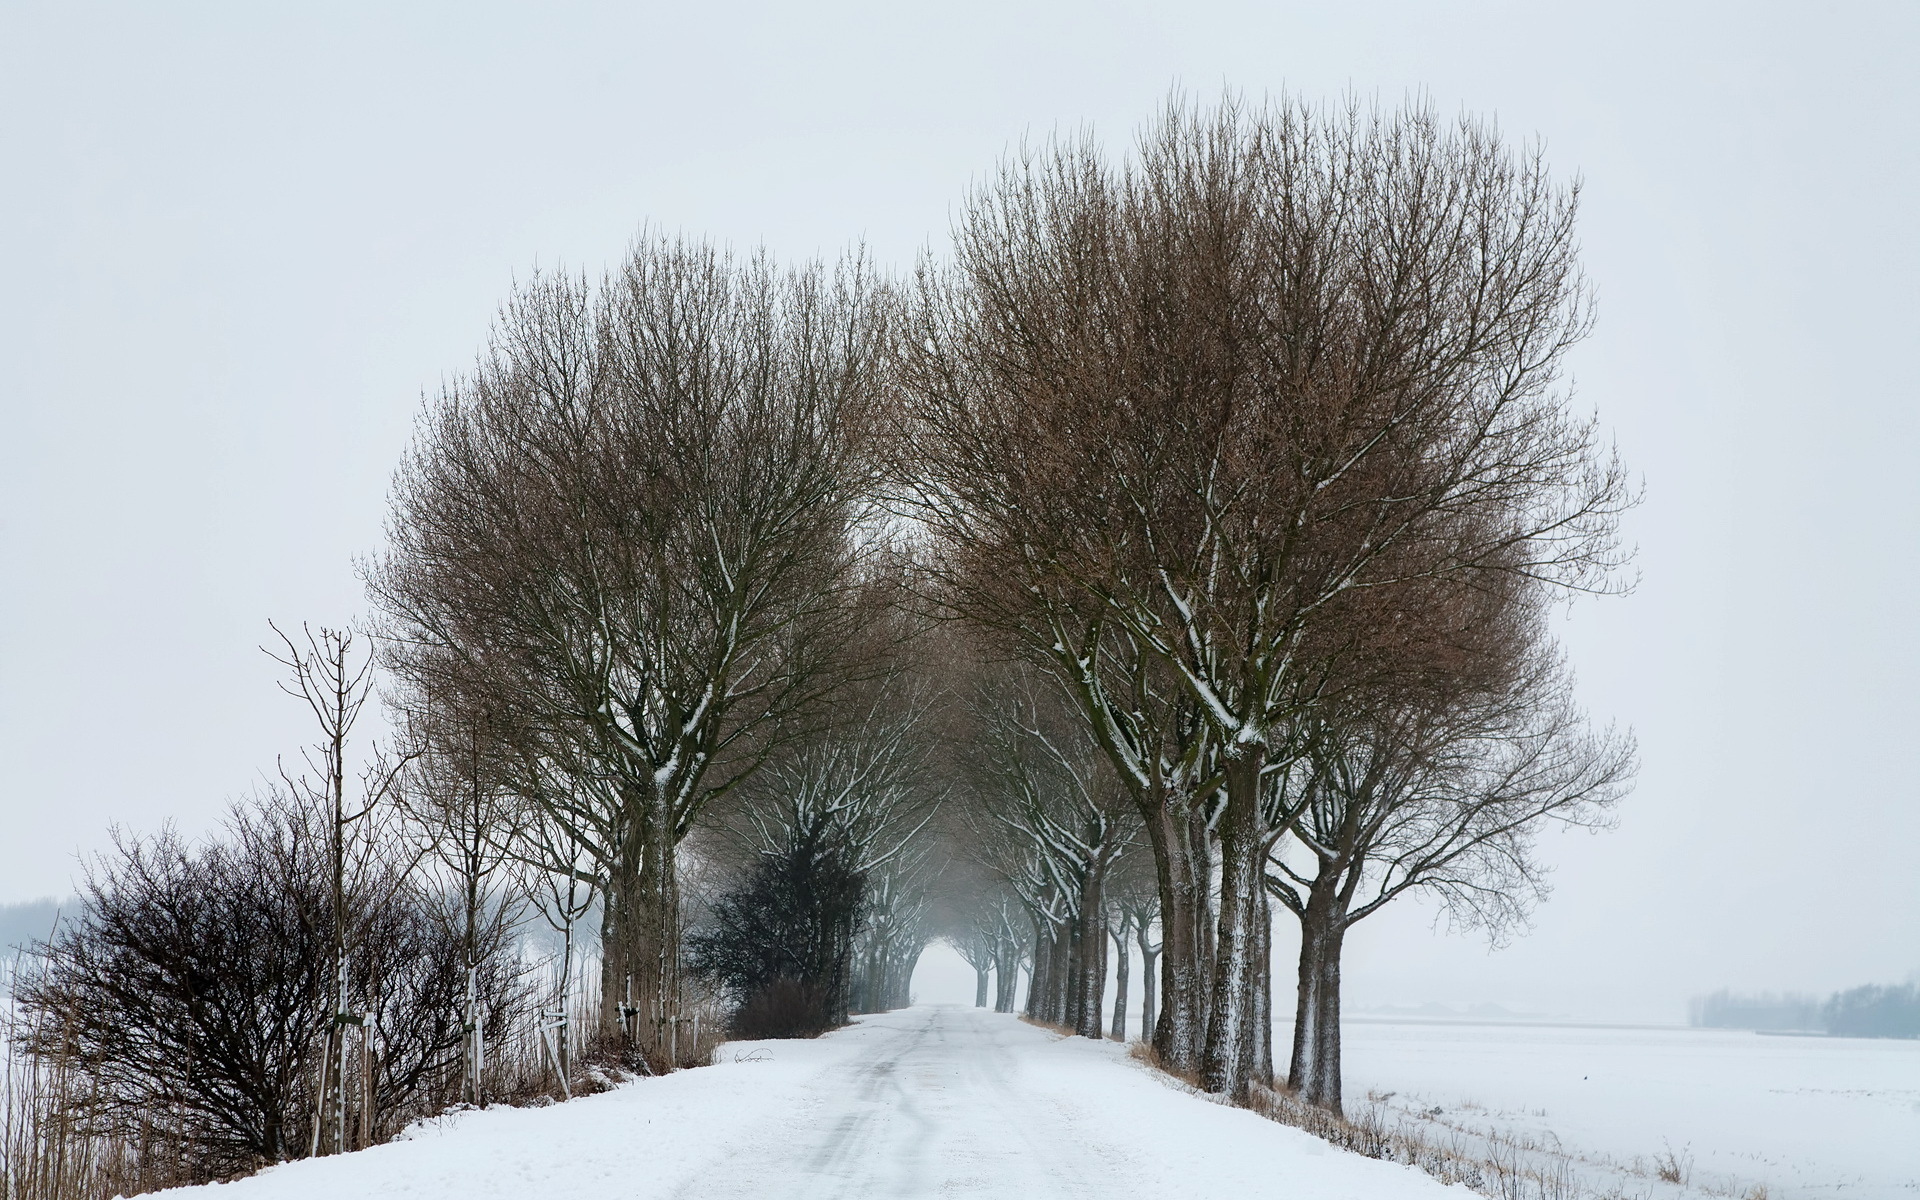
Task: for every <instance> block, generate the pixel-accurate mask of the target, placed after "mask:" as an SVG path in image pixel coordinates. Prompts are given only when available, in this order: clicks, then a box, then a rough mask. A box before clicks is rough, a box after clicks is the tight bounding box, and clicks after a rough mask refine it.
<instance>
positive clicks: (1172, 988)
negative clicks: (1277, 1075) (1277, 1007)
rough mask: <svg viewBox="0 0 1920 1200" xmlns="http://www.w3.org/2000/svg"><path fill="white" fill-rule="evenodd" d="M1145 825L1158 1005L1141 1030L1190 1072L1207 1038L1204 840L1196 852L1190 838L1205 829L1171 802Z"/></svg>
mask: <svg viewBox="0 0 1920 1200" xmlns="http://www.w3.org/2000/svg"><path fill="white" fill-rule="evenodd" d="M1146 829H1147V837H1148V839H1149V840H1150V841H1151V842H1152V844H1153V849H1154V856H1153V857H1154V873H1155V876H1156V882H1157V884H1158V887H1159V892H1160V924H1161V958H1160V992H1161V996H1160V1003H1161V1006H1162V1007H1161V1008H1160V1010H1159V1012H1158V1013H1157V1014H1156V1015H1155V1017H1154V1019H1153V1020H1152V1022H1151V1024H1149V1025H1146V1026H1143V1027H1142V1030H1143V1032H1145V1033H1148V1035H1149V1036H1150V1037H1151V1038H1152V1041H1153V1049H1154V1053H1155V1054H1157V1055H1158V1056H1159V1058H1160V1061H1161V1062H1163V1063H1165V1064H1166V1065H1167V1066H1168V1067H1169V1068H1170V1069H1172V1070H1175V1071H1192V1070H1195V1069H1197V1068H1198V1067H1199V1065H1200V1048H1201V1046H1202V1045H1203V1044H1204V1042H1205V1037H1206V1013H1207V999H1206V998H1207V978H1208V974H1209V973H1210V972H1211V970H1212V961H1211V960H1212V955H1211V953H1209V952H1208V946H1207V943H1206V936H1207V925H1208V922H1207V920H1206V881H1205V878H1204V876H1205V867H1204V866H1203V865H1202V864H1201V861H1200V860H1202V859H1204V857H1205V854H1204V848H1205V846H1206V842H1205V841H1204V840H1202V841H1200V842H1199V843H1198V845H1199V846H1200V847H1201V850H1202V852H1201V853H1199V854H1196V853H1195V850H1194V847H1195V844H1196V843H1195V842H1194V840H1193V838H1194V831H1195V830H1196V829H1197V830H1198V832H1199V835H1200V837H1201V838H1202V839H1204V838H1205V836H1206V829H1205V825H1204V823H1200V824H1197V825H1196V823H1195V822H1192V821H1190V820H1188V819H1187V817H1186V815H1185V814H1183V813H1177V812H1175V811H1173V810H1172V808H1171V807H1170V806H1166V807H1163V808H1162V809H1161V810H1160V811H1159V812H1157V813H1153V814H1151V815H1150V816H1149V819H1148V820H1147V821H1146ZM1149 969H1150V968H1149ZM1150 1007H1151V1005H1150Z"/></svg>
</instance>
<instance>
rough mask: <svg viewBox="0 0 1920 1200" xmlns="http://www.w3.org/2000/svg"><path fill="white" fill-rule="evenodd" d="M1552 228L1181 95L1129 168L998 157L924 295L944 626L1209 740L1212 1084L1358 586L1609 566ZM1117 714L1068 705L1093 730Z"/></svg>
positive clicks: (1256, 1051) (1219, 1081) (1518, 172)
mask: <svg viewBox="0 0 1920 1200" xmlns="http://www.w3.org/2000/svg"><path fill="white" fill-rule="evenodd" d="M1574 213H1575V193H1574V191H1573V190H1572V189H1569V188H1566V187H1563V186H1561V185H1559V184H1557V183H1555V182H1554V181H1553V179H1552V178H1551V177H1550V175H1549V174H1548V172H1547V170H1546V168H1545V166H1544V164H1543V163H1542V161H1541V160H1540V158H1539V156H1538V155H1537V154H1536V153H1532V152H1529V153H1525V154H1515V153H1514V152H1512V151H1510V150H1509V149H1507V148H1506V147H1505V146H1504V145H1503V144H1501V142H1500V141H1499V140H1498V138H1497V136H1496V135H1495V134H1494V132H1493V131H1492V130H1491V129H1490V128H1488V127H1487V126H1484V125H1482V124H1480V123H1477V122H1475V121H1473V120H1471V119H1466V118H1463V119H1462V120H1461V121H1460V122H1458V123H1457V124H1456V125H1454V126H1453V127H1451V128H1449V127H1446V126H1444V125H1443V124H1442V122H1440V121H1439V120H1438V119H1437V118H1436V117H1435V116H1434V114H1433V113H1432V112H1431V111H1430V110H1428V109H1426V108H1422V107H1414V108H1410V109H1406V110H1403V111H1400V112H1397V113H1380V112H1365V111H1362V110H1361V109H1360V108H1359V106H1357V105H1350V106H1348V107H1347V108H1346V109H1344V110H1339V111H1331V112H1324V111H1318V110H1314V109H1310V108H1307V107H1305V106H1302V105H1296V104H1291V103H1283V104H1276V105H1270V106H1266V107H1262V108H1259V109H1254V110H1249V109H1246V108H1244V107H1242V106H1241V105H1240V104H1238V103H1237V102H1235V101H1232V100H1229V101H1228V102H1226V103H1225V104H1223V105H1222V106H1221V107H1220V108H1218V109H1217V110H1215V111H1213V112H1210V113H1200V112H1196V111H1194V110H1192V109H1190V108H1188V107H1186V106H1185V105H1183V104H1181V103H1178V102H1175V103H1173V104H1170V105H1169V107H1168V110H1167V112H1166V113H1165V115H1164V116H1163V117H1162V119H1161V120H1160V121H1159V122H1158V123H1157V124H1156V125H1155V126H1154V127H1153V128H1152V129H1150V130H1149V131H1148V132H1147V133H1146V134H1145V135H1143V137H1142V138H1141V140H1140V143H1139V146H1138V148H1137V152H1136V154H1135V156H1134V158H1133V160H1132V161H1131V162H1130V163H1129V164H1128V165H1127V166H1126V167H1125V168H1124V169H1116V168H1113V167H1110V166H1108V165H1107V164H1106V163H1105V162H1104V161H1103V160H1102V158H1101V156H1100V154H1099V152H1098V151H1097V149H1096V148H1095V147H1094V146H1093V145H1092V143H1091V142H1090V141H1081V142H1070V143H1061V144H1057V145H1055V146H1054V147H1053V148H1052V149H1051V150H1049V151H1048V152H1045V153H1038V154H1035V153H1028V154H1025V155H1023V156H1022V157H1020V158H1018V159H1016V160H1015V161H1013V162H1012V163H1010V164H1009V165H1008V166H1007V167H1006V168H1005V169H1004V170H1003V171H1002V172H1001V174H1000V175H999V176H998V177H997V178H996V179H994V180H992V181H990V182H989V183H988V184H986V185H985V186H983V187H982V188H981V189H980V190H979V191H977V192H976V194H975V195H974V197H973V198H972V199H971V201H970V202H969V204H968V206H967V208H966V210H965V212H964V213H963V214H962V216H961V218H960V219H959V222H958V228H957V229H956V250H955V263H954V266H953V268H952V269H951V270H950V271H937V270H934V269H932V268H928V269H926V270H923V272H922V275H921V287H920V293H919V303H918V306H917V310H916V314H915V323H914V326H913V328H912V329H911V331H910V333H909V335H908V336H905V337H903V338H901V339H900V344H901V345H902V347H903V348H904V349H903V352H904V355H905V358H906V364H905V367H904V372H905V378H906V379H907V381H908V384H909V388H910V391H911V393H912V397H913V400H914V420H913V422H912V423H911V429H912V433H913V439H912V444H913V447H914V451H915V454H914V464H915V469H916V470H917V475H915V476H914V478H915V481H916V483H917V486H918V489H919V490H918V491H917V492H915V493H914V499H915V501H916V502H917V505H918V508H917V511H918V512H919V513H920V514H921V515H922V516H923V517H924V519H926V520H927V521H928V523H929V524H930V526H931V527H932V529H933V530H934V532H935V534H936V536H937V537H938V538H939V539H940V541H941V542H942V543H943V544H944V546H945V547H946V548H947V552H948V556H949V562H950V563H951V567H950V569H949V571H948V576H949V578H950V579H952V580H953V581H954V590H955V593H956V595H957V597H958V600H957V604H958V605H959V606H960V607H961V608H962V609H963V611H968V612H971V613H974V614H977V615H979V616H980V618H981V619H983V620H989V621H994V622H997V623H998V624H1000V625H1001V626H1003V627H1008V628H1013V629H1015V630H1017V631H1018V632H1019V634H1020V635H1021V636H1022V637H1024V638H1026V639H1027V640H1028V641H1029V642H1030V644H1033V645H1034V646H1035V648H1036V652H1039V653H1042V654H1051V655H1052V656H1053V657H1054V659H1055V661H1056V662H1057V663H1059V664H1060V670H1061V672H1062V674H1063V675H1066V676H1067V677H1068V678H1069V679H1070V680H1071V679H1073V678H1075V677H1076V676H1078V677H1079V678H1081V679H1083V680H1084V679H1086V678H1087V677H1089V676H1091V675H1093V671H1092V669H1091V668H1089V667H1087V666H1084V665H1083V664H1084V663H1086V662H1090V661H1092V659H1091V656H1090V655H1089V654H1088V653H1087V652H1086V651H1084V650H1083V649H1081V648H1080V647H1082V646H1084V645H1087V644H1089V643H1088V642H1087V640H1086V639H1085V638H1084V637H1080V636H1078V635H1083V634H1085V633H1086V631H1088V630H1093V629H1096V628H1098V629H1099V630H1100V633H1099V637H1098V639H1097V640H1098V642H1099V644H1101V645H1103V646H1104V645H1113V644H1115V639H1116V638H1124V644H1125V647H1126V652H1127V653H1130V654H1131V653H1137V654H1138V655H1139V656H1140V661H1141V662H1142V663H1143V664H1144V663H1147V662H1151V663H1152V664H1154V669H1153V670H1145V669H1143V670H1140V671H1136V672H1132V673H1130V674H1128V675H1125V676H1122V677H1123V678H1127V679H1137V680H1147V681H1158V680H1162V679H1164V680H1166V681H1167V684H1166V686H1168V687H1170V688H1172V689H1174V691H1175V692H1176V693H1177V697H1178V698H1177V699H1176V698H1175V697H1173V696H1160V697H1158V702H1159V703H1161V704H1164V705H1168V706H1169V707H1170V710H1171V711H1174V712H1181V711H1183V706H1184V705H1191V708H1192V712H1193V713H1194V714H1195V715H1197V717H1198V718H1199V719H1200V720H1201V721H1202V722H1203V723H1204V726H1205V729H1206V731H1207V732H1206V734H1205V735H1204V736H1189V737H1186V738H1182V739H1179V740H1178V741H1176V742H1175V743H1174V744H1176V745H1179V746H1182V747H1183V750H1182V753H1181V757H1180V759H1179V760H1177V761H1180V762H1182V763H1189V762H1190V763H1193V764H1195V765H1196V766H1197V767H1198V768H1199V769H1198V770H1197V771H1196V772H1194V773H1193V774H1191V775H1189V776H1188V779H1189V780H1191V781H1192V782H1190V783H1189V784H1188V785H1187V786H1186V787H1185V788H1184V792H1185V797H1184V803H1185V804H1186V805H1187V806H1188V807H1191V806H1193V805H1195V804H1200V803H1211V802H1212V801H1211V797H1212V796H1213V795H1214V793H1215V792H1216V791H1217V792H1218V793H1219V794H1220V796H1221V798H1222V803H1221V804H1220V807H1219V810H1218V812H1217V814H1210V818H1211V822H1212V829H1213V830H1214V831H1215V833H1216V834H1217V837H1218V848H1219V853H1220V869H1221V877H1220V880H1219V884H1218V897H1219V913H1218V918H1217V924H1216V936H1215V946H1214V953H1213V956H1212V957H1213V976H1212V982H1211V986H1210V987H1209V988H1208V995H1207V1016H1206V1021H1205V1042H1204V1047H1203V1051H1202V1054H1201V1062H1200V1066H1201V1069H1202V1076H1203V1079H1204V1082H1205V1084H1206V1086H1207V1087H1208V1088H1209V1089H1210V1090H1214V1091H1219V1092H1225V1093H1229V1094H1238V1093H1241V1092H1243V1091H1244V1089H1245V1087H1246V1085H1247V1084H1248V1083H1249V1082H1250V1081H1252V1080H1254V1079H1256V1078H1257V1077H1258V1076H1260V1075H1261V1074H1262V1073H1263V1071H1262V1059H1263V1057H1264V1044H1265V1036H1266V1035H1265V1031H1264V1028H1263V1023H1264V1020H1265V1014H1266V1011H1267V1006H1268V1003H1269V1001H1268V981H1267V979H1266V965H1265V963H1266V956H1265V946H1266V939H1267V922H1268V920H1269V917H1268V910H1267V900H1266V893H1265V889H1264V887H1263V885H1262V879H1263V877H1264V869H1265V868H1264V864H1265V861H1266V854H1267V850H1268V849H1269V848H1270V847H1271V845H1272V844H1273V843H1274V842H1275V841H1276V840H1277V838H1278V837H1279V836H1280V835H1281V834H1282V833H1283V832H1284V828H1282V829H1275V828H1273V827H1271V825H1270V823H1269V822H1268V820H1267V817H1268V811H1269V810H1268V807H1267V805H1266V804H1265V799H1266V795H1267V793H1268V791H1269V785H1268V782H1267V780H1268V777H1269V776H1270V775H1271V774H1272V773H1274V772H1276V771H1282V770H1285V769H1287V768H1288V766H1289V765H1290V763H1291V761H1292V759H1293V758H1294V757H1295V756H1296V755H1298V754H1299V753H1300V752H1301V748H1302V745H1301V741H1300V734H1299V725H1300V722H1301V720H1302V718H1303V717H1304V715H1305V714H1306V713H1307V712H1309V711H1310V710H1311V709H1312V707H1313V706H1314V704H1315V703H1317V701H1318V698H1319V693H1320V689H1321V688H1322V687H1324V686H1325V685H1326V684H1327V683H1328V682H1329V681H1330V680H1332V679H1334V678H1336V677H1335V676H1334V675H1333V673H1331V672H1329V671H1328V670H1326V669H1324V667H1323V666H1322V665H1321V664H1319V663H1316V662H1315V661H1314V660H1313V658H1312V651H1313V649H1314V647H1315V646H1316V644H1320V645H1339V644H1341V643H1342V642H1343V639H1342V638H1339V637H1329V636H1327V631H1329V630H1339V629H1340V628H1342V626H1343V625H1347V624H1350V623H1351V622H1352V621H1353V620H1354V619H1355V618H1354V615H1353V612H1352V609H1353V608H1354V606H1355V602H1356V599H1357V598H1358V597H1359V596H1361V595H1363V594H1366V593H1369V592H1379V591H1387V592H1392V591H1395V590H1397V589H1399V588H1401V587H1402V586H1403V585H1406V584H1408V583H1410V582H1413V581H1424V580H1445V581H1448V582H1450V583H1451V584H1452V585H1454V586H1457V587H1463V588H1471V587H1474V586H1479V581H1481V580H1483V579H1485V578H1487V577H1489V576H1493V575H1501V574H1508V573H1518V574H1521V575H1523V576H1525V577H1527V578H1532V579H1538V580H1542V581H1548V582H1551V583H1553V584H1554V585H1556V586H1562V587H1568V588H1594V589H1598V588H1605V587H1607V586H1609V583H1610V580H1611V579H1612V577H1613V569H1614V568H1615V567H1616V566H1617V565H1618V562H1619V555H1618V553H1617V551H1616V541H1615V537H1614V531H1615V526H1616V518H1617V515H1618V513H1619V512H1620V511H1621V509H1622V508H1623V507H1624V506H1625V505H1626V504H1627V503H1628V501H1629V499H1630V497H1629V496H1628V494H1627V491H1626V488H1625V485H1624V481H1623V477H1622V474H1621V472H1620V470H1619V468H1618V467H1617V465H1616V464H1615V463H1614V462H1612V461H1611V460H1610V459H1609V458H1608V457H1607V456H1606V454H1605V453H1603V452H1602V450H1601V449H1600V448H1599V446H1598V444H1597V435H1596V430H1595V427H1594V425H1593V423H1592V422H1590V421H1581V420H1578V419H1575V418H1573V417H1571V416H1570V415H1569V414H1568V412H1567V409H1566V401H1565V396H1564V394H1563V393H1562V392H1561V391H1560V390H1558V389H1557V387H1556V381H1557V379H1558V377H1559V372H1560V364H1561V361H1562V359H1563V358H1564V355H1565V353H1566V351H1567V350H1568V348H1570V347H1571V346H1572V345H1573V344H1574V343H1575V342H1576V341H1578V340H1579V338H1580V337H1581V336H1583V335H1584V333H1585V332H1586V329H1587V328H1588V324H1589V316H1588V302H1587V295H1586V289H1585V285H1584V283H1583V281H1582V278H1581V276H1580V273H1579V270H1578V266H1577V263H1576V260H1575V251H1576V246H1575V241H1574V236H1573V224H1574ZM1023 596H1024V597H1027V599H1026V600H1024V601H1023V600H1021V599H1020V597H1023ZM1060 611H1066V612H1071V613H1073V614H1074V615H1075V620H1074V621H1073V622H1072V623H1071V624H1069V623H1066V622H1061V621H1055V620H1054V619H1053V616H1052V614H1053V613H1055V612H1060ZM1050 626H1052V627H1050ZM1056 632H1057V633H1060V634H1071V635H1076V639H1075V640H1069V638H1067V637H1062V636H1055V634H1056ZM1114 692H1115V689H1113V688H1111V687H1109V688H1107V689H1106V695H1104V696H1100V697H1096V698H1094V699H1091V700H1088V701H1084V702H1083V709H1084V711H1085V713H1086V715H1087V717H1088V719H1089V720H1090V722H1091V723H1092V724H1093V726H1094V728H1095V729H1096V730H1101V729H1103V728H1104V727H1106V726H1107V725H1109V724H1111V723H1113V714H1114V712H1115V710H1119V711H1122V712H1126V711H1128V710H1129V708H1130V706H1129V705H1127V704H1126V703H1125V701H1124V699H1122V700H1120V701H1118V702H1116V700H1115V697H1114ZM1120 694H1121V696H1123V697H1124V696H1125V694H1126V693H1124V692H1122V693H1120ZM1102 742H1103V745H1105V746H1107V748H1108V752H1109V754H1111V755H1112V756H1113V757H1114V761H1115V765H1116V767H1118V768H1119V769H1120V771H1121V774H1122V776H1123V777H1125V778H1130V779H1137V777H1138V770H1139V766H1140V761H1141V755H1140V754H1139V753H1138V751H1137V749H1135V748H1134V747H1132V746H1131V745H1129V744H1128V743H1129V739H1128V738H1126V737H1124V736H1122V737H1114V736H1111V735H1107V734H1103V735H1102ZM1162 744H1163V745H1164V744H1166V743H1165V742H1164V741H1163V742H1162ZM1196 746H1197V747H1200V748H1201V749H1200V751H1199V752H1195V751H1194V750H1193V747H1196ZM1116 747H1117V749H1116ZM1155 749H1156V750H1157V749H1158V747H1157V746H1156V747H1155ZM1155 757H1156V758H1157V757H1158V755H1156V756H1155ZM1149 818H1150V820H1151V814H1149ZM1152 844H1153V845H1154V849H1155V852H1156V854H1166V853H1167V851H1166V850H1165V849H1164V848H1163V846H1162V844H1161V842H1160V840H1158V839H1153V841H1152ZM1172 865H1173V864H1171V863H1169V864H1167V865H1166V866H1163V867H1162V873H1163V875H1165V874H1167V873H1169V871H1170V869H1171V867H1172ZM1162 901H1163V913H1164V914H1165V915H1166V916H1167V917H1168V918H1169V919H1172V918H1173V917H1174V916H1175V913H1176V910H1175V909H1174V908H1173V907H1172V906H1173V905H1174V904H1176V903H1186V902H1187V901H1186V900H1185V898H1182V897H1179V896H1177V895H1175V894H1173V893H1171V892H1167V893H1166V894H1163V896H1162ZM1178 924H1179V922H1178V921H1176V922H1175V925H1176V926H1177V925H1178ZM1173 932H1174V929H1173V927H1170V928H1169V937H1170V938H1171V936H1172V933H1173ZM1168 954H1169V962H1171V961H1172V957H1171V956H1172V955H1173V954H1174V943H1173V942H1172V941H1171V940H1170V941H1169V949H1168ZM1182 956H1183V957H1189V956H1188V955H1187V954H1186V953H1185V952H1184V951H1183V952H1182ZM1168 1002H1169V1004H1172V1003H1173V1002H1174V997H1173V996H1172V995H1171V994H1170V995H1169V996H1168Z"/></svg>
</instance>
